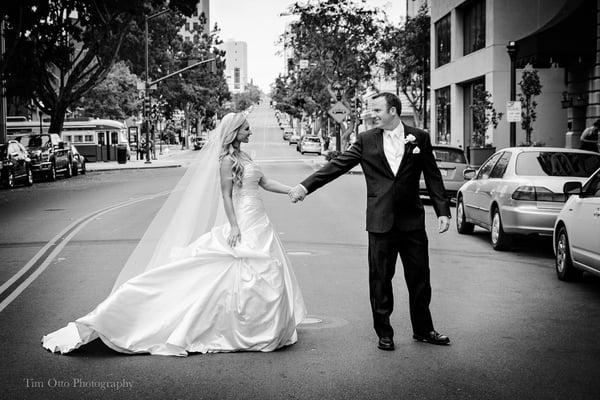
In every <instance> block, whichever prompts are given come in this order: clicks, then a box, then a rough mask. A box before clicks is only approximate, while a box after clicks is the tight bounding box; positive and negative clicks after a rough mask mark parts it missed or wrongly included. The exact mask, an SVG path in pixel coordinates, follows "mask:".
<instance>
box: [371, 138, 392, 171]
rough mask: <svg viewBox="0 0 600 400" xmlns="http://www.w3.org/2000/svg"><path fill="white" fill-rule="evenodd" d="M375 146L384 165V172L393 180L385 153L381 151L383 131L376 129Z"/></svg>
mask: <svg viewBox="0 0 600 400" xmlns="http://www.w3.org/2000/svg"><path fill="white" fill-rule="evenodd" d="M375 145H376V146H377V153H378V154H379V156H380V157H381V161H382V163H383V165H384V168H385V170H386V171H387V172H388V174H389V175H390V176H391V177H392V178H393V177H394V172H393V171H392V167H390V164H389V163H388V160H387V157H386V156H385V151H384V149H383V129H377V131H376V132H375Z"/></svg>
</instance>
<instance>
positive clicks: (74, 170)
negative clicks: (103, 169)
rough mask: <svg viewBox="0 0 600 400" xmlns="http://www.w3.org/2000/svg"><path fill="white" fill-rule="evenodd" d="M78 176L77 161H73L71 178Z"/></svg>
mask: <svg viewBox="0 0 600 400" xmlns="http://www.w3.org/2000/svg"><path fill="white" fill-rule="evenodd" d="M77 174H79V171H78V170H77V161H75V162H74V163H73V176H75V175H77Z"/></svg>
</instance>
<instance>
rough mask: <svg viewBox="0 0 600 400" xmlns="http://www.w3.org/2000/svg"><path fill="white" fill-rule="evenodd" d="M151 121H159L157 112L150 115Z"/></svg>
mask: <svg viewBox="0 0 600 400" xmlns="http://www.w3.org/2000/svg"><path fill="white" fill-rule="evenodd" d="M150 119H152V120H154V121H156V120H157V119H158V114H157V113H156V111H152V112H151V113H150Z"/></svg>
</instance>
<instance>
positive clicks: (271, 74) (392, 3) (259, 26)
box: [210, 0, 407, 93]
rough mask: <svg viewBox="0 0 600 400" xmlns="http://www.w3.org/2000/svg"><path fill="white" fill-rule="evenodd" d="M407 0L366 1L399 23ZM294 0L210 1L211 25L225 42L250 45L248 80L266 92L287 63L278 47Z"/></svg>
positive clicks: (404, 11)
mask: <svg viewBox="0 0 600 400" xmlns="http://www.w3.org/2000/svg"><path fill="white" fill-rule="evenodd" d="M406 1H407V0H367V5H368V6H372V7H378V8H381V9H383V10H384V11H386V13H387V15H388V18H389V19H390V20H391V21H393V22H396V23H397V22H399V20H400V17H401V16H403V15H404V14H405V13H406ZM293 3H294V1H293V0H210V25H211V28H212V27H213V26H214V24H215V23H216V24H217V25H218V26H219V28H220V29H221V33H220V35H219V37H220V38H221V39H222V40H224V41H225V40H229V39H233V40H238V41H244V42H246V43H247V44H248V81H249V82H250V79H252V80H253V81H254V84H255V85H258V86H259V87H260V88H261V89H262V90H263V91H264V92H265V93H269V91H270V85H271V83H273V82H274V81H275V78H276V77H277V75H279V74H280V73H282V72H283V66H284V61H283V58H282V56H281V55H277V54H276V52H277V51H278V50H279V49H280V48H281V47H280V46H277V45H276V42H277V40H278V38H279V36H280V35H281V34H282V33H283V31H284V29H285V24H286V23H287V22H288V21H290V20H291V19H290V18H291V17H285V16H283V17H282V16H280V15H279V14H281V13H282V12H284V11H285V10H286V9H287V8H288V6H289V5H290V4H293Z"/></svg>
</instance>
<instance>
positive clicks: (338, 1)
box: [280, 0, 382, 143]
mask: <svg viewBox="0 0 600 400" xmlns="http://www.w3.org/2000/svg"><path fill="white" fill-rule="evenodd" d="M289 13H290V14H294V15H297V16H298V17H299V19H298V21H297V22H295V23H294V24H292V25H291V32H290V33H289V34H288V36H287V38H288V39H289V43H290V45H291V47H292V49H293V60H292V67H293V70H291V71H290V73H289V74H288V76H287V77H285V78H284V79H282V80H281V81H280V83H284V84H285V85H287V86H288V87H287V99H286V101H285V103H286V104H287V105H288V106H291V107H292V108H295V109H301V110H302V111H304V112H306V113H307V114H308V115H311V116H316V117H317V118H320V117H321V116H322V115H323V114H324V113H325V112H326V111H327V110H328V109H329V108H330V106H331V100H332V99H334V100H336V101H338V100H339V101H342V103H344V104H345V105H346V107H347V108H348V109H352V106H351V105H352V103H353V102H354V99H355V97H356V96H359V95H360V93H362V92H363V91H364V89H365V87H366V86H367V85H368V84H369V82H370V81H371V78H372V74H371V71H372V67H373V66H374V65H376V64H377V54H378V51H379V44H380V42H381V40H380V34H381V30H380V27H381V25H382V20H381V18H380V14H379V11H378V10H377V9H370V8H367V7H366V6H365V1H353V0H324V1H321V2H316V3H311V2H309V3H307V4H300V3H295V4H294V5H292V6H291V7H290V9H289ZM284 39H285V38H284V37H282V40H284ZM301 60H306V62H308V65H304V62H303V63H302V64H303V65H301ZM336 88H337V89H336ZM358 117H359V116H358V114H357V113H356V112H355V111H352V112H351V113H350V118H349V124H348V125H347V126H345V127H344V128H345V129H344V132H343V135H342V138H341V139H342V141H343V142H344V143H346V142H347V141H348V139H349V136H350V134H351V133H352V132H353V131H354V128H355V126H356V125H357V124H358ZM338 143H340V141H338Z"/></svg>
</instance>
